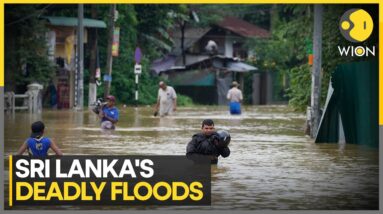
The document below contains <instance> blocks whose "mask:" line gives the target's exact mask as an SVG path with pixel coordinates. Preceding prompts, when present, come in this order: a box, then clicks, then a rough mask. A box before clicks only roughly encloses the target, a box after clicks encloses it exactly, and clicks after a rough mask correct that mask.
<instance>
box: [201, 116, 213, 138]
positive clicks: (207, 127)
mask: <svg viewBox="0 0 383 214" xmlns="http://www.w3.org/2000/svg"><path fill="white" fill-rule="evenodd" d="M201 129H202V133H203V134H204V135H206V136H210V135H211V134H213V132H214V131H215V128H214V122H213V120H211V119H205V120H203V121H202V128H201Z"/></svg>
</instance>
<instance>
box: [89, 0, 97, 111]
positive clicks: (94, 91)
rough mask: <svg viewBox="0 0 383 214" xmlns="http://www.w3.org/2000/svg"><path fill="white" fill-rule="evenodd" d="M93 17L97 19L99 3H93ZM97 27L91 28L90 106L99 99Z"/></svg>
mask: <svg viewBox="0 0 383 214" xmlns="http://www.w3.org/2000/svg"><path fill="white" fill-rule="evenodd" d="M91 17H92V19H97V5H96V4H92V5H91ZM97 37H98V35H97V28H91V29H89V45H90V48H89V52H90V60H89V94H88V106H89V107H90V106H91V105H93V104H94V103H95V102H96V100H97V84H96V69H97V67H98V66H97V63H98V62H97V56H98V53H97V46H98V45H97Z"/></svg>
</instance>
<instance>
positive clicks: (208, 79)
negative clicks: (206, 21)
mask: <svg viewBox="0 0 383 214" xmlns="http://www.w3.org/2000/svg"><path fill="white" fill-rule="evenodd" d="M269 36H270V32H269V31H267V30H265V29H263V28H260V27H258V26H256V25H253V24H250V23H248V22H246V21H243V20H240V19H238V18H234V17H226V18H225V19H223V20H222V21H220V22H219V23H217V24H215V25H213V26H211V27H206V28H186V29H185V31H184V35H182V32H181V31H180V30H177V31H175V32H174V33H173V35H172V37H173V39H174V41H175V47H174V49H173V50H172V52H171V53H170V54H168V55H167V56H165V57H163V58H161V59H158V60H155V61H154V62H153V63H152V66H151V71H152V72H153V73H154V74H157V75H161V76H163V77H165V78H166V79H168V81H169V82H170V84H172V85H173V86H174V87H175V88H176V90H177V92H179V93H181V94H184V95H188V96H190V97H191V98H192V99H193V101H195V102H198V103H202V104H221V105H222V104H226V103H227V100H226V93H227V91H228V90H229V87H230V84H231V82H232V81H233V80H236V81H238V82H239V84H240V87H242V90H243V86H244V80H243V75H244V73H246V72H251V71H256V70H258V69H257V68H256V67H254V66H252V65H249V64H247V63H245V62H244V61H245V60H247V59H249V58H251V57H253V56H254V53H252V51H251V50H250V49H248V48H247V47H245V42H246V40H247V39H249V38H254V37H255V38H259V39H266V38H268V37H269ZM182 41H183V45H182ZM182 46H183V49H182ZM258 78H260V77H259V76H258ZM256 82H258V85H255V86H254V87H258V88H256V89H254V90H255V91H257V94H258V96H259V93H260V92H259V91H260V89H261V84H260V81H259V79H258V81H256ZM266 88H267V87H266Z"/></svg>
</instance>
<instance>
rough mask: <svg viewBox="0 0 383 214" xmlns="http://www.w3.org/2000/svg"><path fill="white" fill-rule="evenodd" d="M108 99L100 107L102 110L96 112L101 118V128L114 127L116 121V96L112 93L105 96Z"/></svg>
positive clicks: (117, 113) (117, 115)
mask: <svg viewBox="0 0 383 214" xmlns="http://www.w3.org/2000/svg"><path fill="white" fill-rule="evenodd" d="M106 100H107V101H108V102H107V104H106V105H104V106H103V107H102V111H100V113H99V114H98V117H99V118H100V119H101V128H102V129H115V124H116V123H117V122H118V118H119V112H118V109H117V107H116V106H115V104H116V98H114V96H112V95H108V96H107V97H106Z"/></svg>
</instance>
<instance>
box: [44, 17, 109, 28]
mask: <svg viewBox="0 0 383 214" xmlns="http://www.w3.org/2000/svg"><path fill="white" fill-rule="evenodd" d="M41 18H43V19H46V20H48V22H49V24H51V25H55V26H68V27H76V26H77V24H78V19H77V18H75V17H61V16H42V17H41ZM83 23H84V27H89V28H106V24H105V22H104V21H101V20H96V19H85V18H84V21H83Z"/></svg>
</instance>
